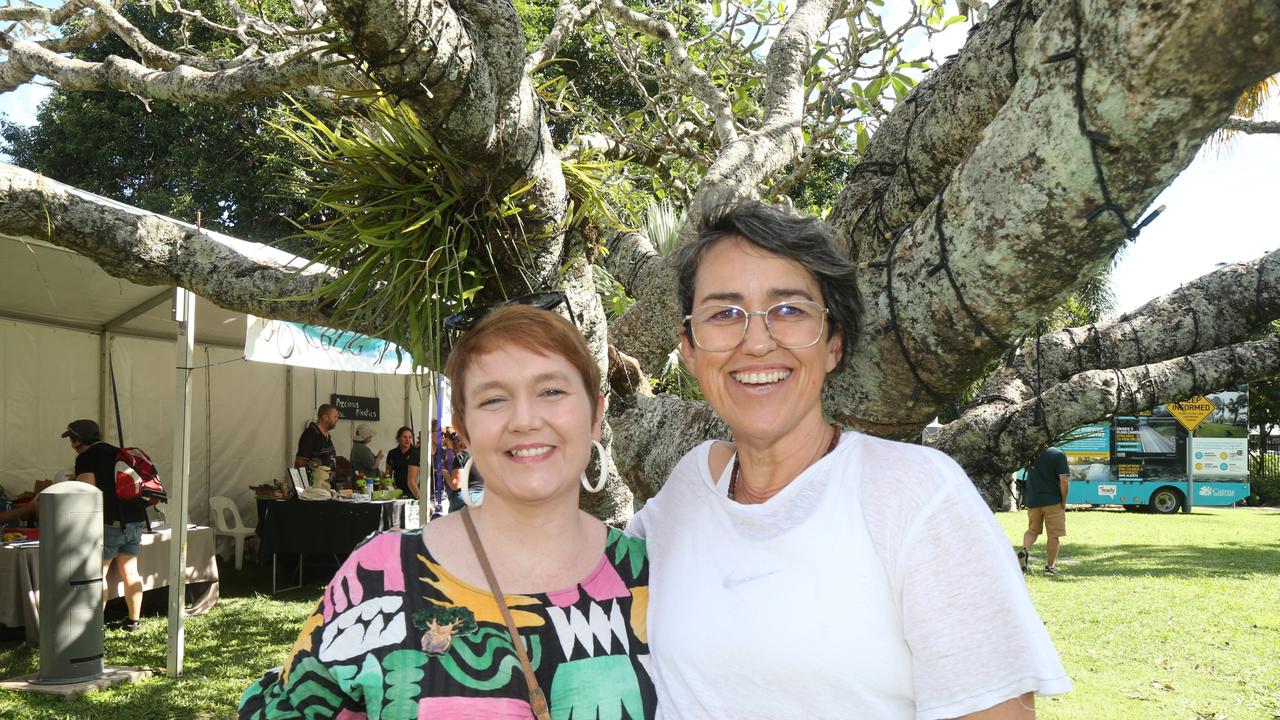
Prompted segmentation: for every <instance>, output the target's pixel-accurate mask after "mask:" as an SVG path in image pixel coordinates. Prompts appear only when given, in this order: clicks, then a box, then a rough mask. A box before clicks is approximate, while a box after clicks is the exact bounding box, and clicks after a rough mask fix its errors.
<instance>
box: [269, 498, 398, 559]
mask: <svg viewBox="0 0 1280 720" xmlns="http://www.w3.org/2000/svg"><path fill="white" fill-rule="evenodd" d="M413 502H416V501H415V500H386V501H382V502H349V501H345V500H258V529H257V534H258V537H259V538H260V540H259V542H260V546H259V547H260V548H261V552H263V553H305V554H308V555H311V554H318V553H332V554H334V555H339V556H342V557H346V556H347V555H349V554H351V551H352V550H354V549H355V547H356V545H359V544H360V541H361V540H363V539H365V538H366V537H368V536H369V535H370V534H372V533H375V532H381V531H383V530H392V529H397V528H403V527H404V524H405V507H406V506H408V505H409V504H410V503H413Z"/></svg>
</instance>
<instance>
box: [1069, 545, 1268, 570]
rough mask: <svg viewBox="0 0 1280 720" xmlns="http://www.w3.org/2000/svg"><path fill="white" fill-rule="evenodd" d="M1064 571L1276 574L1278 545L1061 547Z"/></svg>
mask: <svg viewBox="0 0 1280 720" xmlns="http://www.w3.org/2000/svg"><path fill="white" fill-rule="evenodd" d="M1062 564H1063V565H1064V566H1066V567H1064V570H1065V574H1067V575H1070V576H1073V577H1145V576H1152V577H1168V576H1184V577H1229V578H1243V577H1247V576H1250V575H1258V574H1265V575H1280V544H1268V545H1248V544H1244V543H1219V544H1217V545H1214V546H1212V547H1195V546H1187V545H1176V546H1165V545H1138V544H1121V545H1109V546H1105V547H1104V546H1098V545H1078V546H1074V547H1071V546H1068V545H1064V546H1063V555H1062Z"/></svg>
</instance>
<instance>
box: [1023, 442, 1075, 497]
mask: <svg viewBox="0 0 1280 720" xmlns="http://www.w3.org/2000/svg"><path fill="white" fill-rule="evenodd" d="M1070 473H1071V469H1070V468H1069V467H1068V466H1067V455H1066V453H1064V452H1062V451H1061V450H1059V449H1058V448H1056V447H1051V448H1047V449H1045V451H1044V452H1042V453H1040V455H1039V456H1037V457H1036V460H1035V462H1033V463H1032V464H1031V471H1030V472H1028V473H1027V499H1026V503H1025V504H1026V506H1027V507H1029V508H1032V507H1045V506H1046V505H1057V504H1059V503H1061V502H1062V500H1063V498H1062V488H1061V486H1060V485H1059V483H1058V476H1059V475H1069V474H1070Z"/></svg>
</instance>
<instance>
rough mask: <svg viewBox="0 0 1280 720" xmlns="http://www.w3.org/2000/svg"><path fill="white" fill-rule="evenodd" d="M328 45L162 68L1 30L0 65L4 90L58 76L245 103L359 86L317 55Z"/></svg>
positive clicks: (68, 81) (84, 86) (161, 96)
mask: <svg viewBox="0 0 1280 720" xmlns="http://www.w3.org/2000/svg"><path fill="white" fill-rule="evenodd" d="M323 48H324V44H323V43H310V44H307V45H303V46H300V47H298V48H294V49H291V50H289V51H287V52H279V53H274V54H272V55H267V56H264V57H261V58H256V59H254V60H250V61H248V62H245V63H244V64H242V65H240V66H238V67H234V68H230V69H227V70H217V71H212V72H210V71H205V70H199V69H196V68H192V67H189V66H186V65H179V66H177V67H174V68H173V69H171V70H168V71H166V72H156V71H155V70H152V69H150V68H148V67H146V66H145V65H142V64H141V63H138V62H136V61H133V60H127V59H125V58H121V57H118V56H115V55H111V56H109V57H107V59H105V60H103V61H102V62H100V63H95V62H86V61H84V60H77V59H75V58H67V57H63V56H61V55H59V54H58V53H56V52H53V51H51V50H47V49H45V48H44V47H41V46H40V45H39V44H37V43H33V42H29V41H25V40H14V39H13V38H12V37H10V36H8V35H6V34H4V33H0V49H4V50H6V51H8V53H9V60H8V62H6V63H0V92H5V91H9V90H13V89H15V88H17V87H18V86H20V85H22V84H23V83H26V82H28V81H30V79H31V78H32V76H35V75H43V76H45V77H47V78H49V79H51V80H53V81H54V82H56V83H57V84H58V86H59V87H61V88H62V89H64V90H91V91H103V90H118V91H121V92H127V93H132V94H134V95H138V96H139V97H144V98H150V99H154V100H168V101H170V102H180V101H190V102H212V103H241V102H248V101H251V100H257V99H260V98H264V97H268V96H272V95H278V94H280V93H283V92H287V91H290V90H297V89H300V88H306V87H309V86H326V87H330V88H338V89H341V88H350V89H354V88H356V87H358V85H357V80H356V78H354V77H353V76H352V75H351V74H350V72H349V71H347V70H345V69H341V68H329V67H326V66H325V65H324V62H323V61H322V60H321V59H319V58H317V57H315V56H314V53H317V52H320V51H321V50H323Z"/></svg>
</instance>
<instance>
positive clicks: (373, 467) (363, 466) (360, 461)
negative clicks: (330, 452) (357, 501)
mask: <svg viewBox="0 0 1280 720" xmlns="http://www.w3.org/2000/svg"><path fill="white" fill-rule="evenodd" d="M372 439H373V429H372V428H370V427H369V426H368V425H365V424H363V423H361V424H359V425H357V426H356V435H355V443H354V444H353V445H352V446H351V470H352V471H353V472H362V473H364V474H365V475H377V474H378V473H379V472H380V471H379V468H380V467H381V465H382V451H381V450H379V451H378V454H377V455H374V454H373V451H372V450H370V449H369V441H370V440H372Z"/></svg>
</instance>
